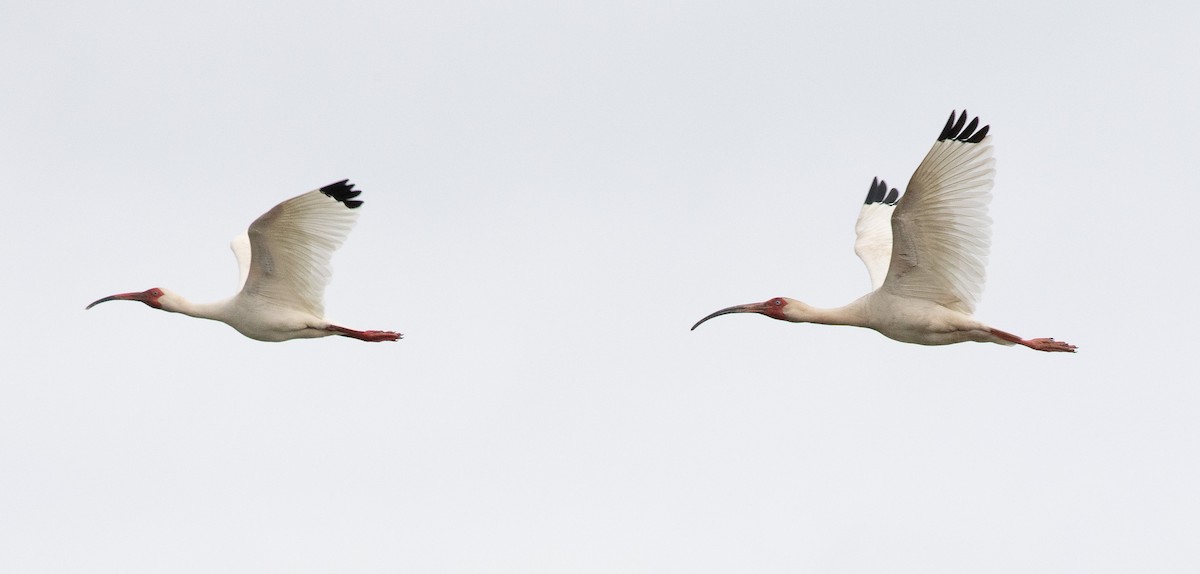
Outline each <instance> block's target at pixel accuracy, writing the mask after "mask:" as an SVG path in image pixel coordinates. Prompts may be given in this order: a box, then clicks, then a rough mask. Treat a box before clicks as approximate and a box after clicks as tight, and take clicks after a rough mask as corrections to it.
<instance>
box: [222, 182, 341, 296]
mask: <svg viewBox="0 0 1200 574" xmlns="http://www.w3.org/2000/svg"><path fill="white" fill-rule="evenodd" d="M359 193H362V192H361V191H357V190H354V186H353V184H349V183H347V180H342V181H339V182H337V183H334V184H330V185H327V186H325V187H322V188H321V189H318V190H314V191H310V192H308V193H305V194H303V195H298V196H296V197H293V198H292V199H289V200H287V201H285V202H283V203H280V204H279V205H276V206H275V207H274V208H272V209H271V210H270V211H268V212H266V213H264V214H263V215H262V216H261V217H259V218H258V219H256V220H254V223H252V224H250V230H249V231H247V233H246V234H247V236H249V239H250V248H251V256H250V265H249V271H248V272H247V273H246V281H245V285H244V286H243V288H242V293H241V295H242V296H249V297H258V298H262V299H264V300H266V301H269V302H270V303H272V304H275V305H278V306H282V307H287V308H292V309H297V310H303V311H307V312H309V313H312V314H313V315H314V316H316V317H324V315H325V306H324V304H323V303H322V299H323V298H324V295H325V286H326V285H327V284H328V283H329V278H330V276H331V275H332V271H331V269H330V266H329V260H330V258H331V257H332V256H333V252H334V251H336V250H337V248H338V247H341V245H342V242H343V241H345V240H346V236H347V235H348V234H349V233H350V229H351V228H353V227H354V222H355V220H357V219H358V210H357V209H355V208H357V207H358V206H360V205H362V202H361V201H357V200H354V199H352V198H354V197H356V196H358V194H359ZM236 245H237V240H234V253H235V254H237V253H238V249H237V247H236ZM241 259H242V258H241V257H239V264H242V261H241ZM243 268H244V264H243Z"/></svg>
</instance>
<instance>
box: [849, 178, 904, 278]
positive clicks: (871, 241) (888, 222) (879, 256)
mask: <svg viewBox="0 0 1200 574" xmlns="http://www.w3.org/2000/svg"><path fill="white" fill-rule="evenodd" d="M898 197H899V192H898V191H896V189H895V188H892V190H891V191H890V192H889V191H888V186H887V182H886V181H880V180H879V178H875V179H874V180H873V181H872V182H871V189H870V190H869V191H868V192H867V200H866V201H865V202H864V203H863V206H862V209H860V210H859V212H858V221H857V222H856V223H855V224H854V231H855V234H856V235H857V238H856V239H855V241H854V253H855V254H856V255H858V258H859V259H862V262H863V264H864V265H866V266H867V274H868V275H870V276H871V289H872V290H875V289H878V288H879V287H880V286H881V285H883V280H884V278H886V277H887V271H888V262H889V260H890V259H891V257H892V211H893V210H894V209H895V208H896V200H897V198H898Z"/></svg>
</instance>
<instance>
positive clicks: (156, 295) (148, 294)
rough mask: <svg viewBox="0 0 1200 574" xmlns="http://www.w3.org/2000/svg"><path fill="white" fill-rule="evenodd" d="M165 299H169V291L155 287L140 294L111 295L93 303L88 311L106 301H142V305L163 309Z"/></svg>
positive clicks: (88, 307)
mask: <svg viewBox="0 0 1200 574" xmlns="http://www.w3.org/2000/svg"><path fill="white" fill-rule="evenodd" d="M163 297H169V295H168V293H167V290H166V289H162V288H161V287H154V288H151V289H147V290H145V291H142V292H139V293H117V294H116V295H109V296H108V297H105V298H103V299H97V300H95V301H92V304H91V305H88V306H87V309H91V308H92V307H95V306H96V305H99V304H101V303H103V302H105V301H141V302H142V303H145V304H147V305H149V306H151V307H154V308H155V309H162V308H163V302H162V299H163Z"/></svg>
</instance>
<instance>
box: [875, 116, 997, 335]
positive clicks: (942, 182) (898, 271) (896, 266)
mask: <svg viewBox="0 0 1200 574" xmlns="http://www.w3.org/2000/svg"><path fill="white" fill-rule="evenodd" d="M966 115H967V113H966V110H964V111H963V114H962V116H961V117H959V118H958V120H957V122H956V121H955V117H954V116H955V113H954V112H951V114H950V120H949V121H947V122H946V128H945V129H943V131H942V135H941V136H940V137H939V140H938V142H937V143H935V144H933V148H932V149H930V150H929V153H928V154H927V155H926V156H925V159H924V160H923V161H922V162H921V165H920V166H918V167H917V170H916V172H914V173H913V176H912V179H911V180H909V182H908V189H906V190H905V193H904V196H903V197H902V198H901V199H900V202H899V203H898V204H897V206H896V209H895V212H894V213H893V214H892V236H893V237H892V240H893V246H892V254H891V261H890V265H889V268H888V273H887V279H886V280H885V281H884V284H883V289H886V290H888V291H889V292H891V293H893V294H896V295H901V296H906V297H916V298H919V299H926V300H929V301H933V302H936V303H938V304H940V305H943V306H945V307H947V308H950V309H954V310H956V311H960V312H963V313H967V314H971V313H973V312H974V311H975V305H976V304H978V302H979V298H980V296H981V295H982V293H983V285H984V280H985V279H986V269H985V268H986V265H987V256H988V253H989V251H990V249H991V226H992V220H991V218H990V217H989V216H988V204H989V203H991V199H992V195H991V190H992V180H993V178H994V176H995V173H996V170H995V168H994V166H995V160H994V159H992V141H991V137H989V136H987V135H986V134H987V129H988V126H984V127H983V128H982V129H980V130H978V131H976V130H975V127H976V126H977V125H978V123H979V122H978V121H977V120H978V118H976V121H972V122H971V123H970V124H969V125H967V126H966V129H964V128H963V124H964V123H965V120H966Z"/></svg>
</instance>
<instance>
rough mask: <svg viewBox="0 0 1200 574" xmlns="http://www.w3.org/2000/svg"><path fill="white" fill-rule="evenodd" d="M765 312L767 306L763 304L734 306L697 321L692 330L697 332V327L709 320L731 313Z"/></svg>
mask: <svg viewBox="0 0 1200 574" xmlns="http://www.w3.org/2000/svg"><path fill="white" fill-rule="evenodd" d="M764 310H765V306H764V304H762V303H747V304H745V305H734V306H733V307H726V308H724V309H721V310H720V311H717V312H716V313H713V314H712V315H709V316H707V317H705V318H703V319H700V320H699V321H696V324H695V325H692V329H691V330H693V331H695V330H696V327H699V326H700V324H701V323H703V322H705V321H707V320H709V319H712V318H713V317H720V316H721V315H728V314H730V313H762V312H763V311H764Z"/></svg>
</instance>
